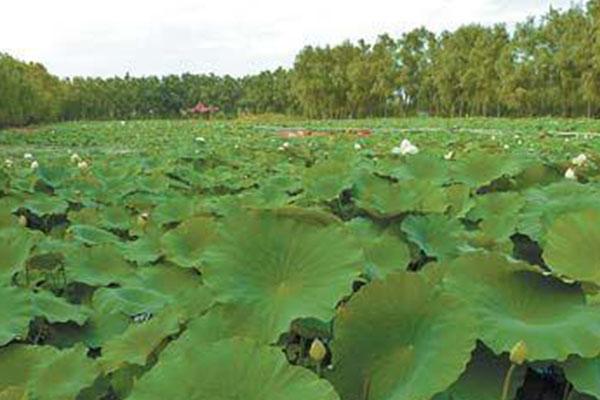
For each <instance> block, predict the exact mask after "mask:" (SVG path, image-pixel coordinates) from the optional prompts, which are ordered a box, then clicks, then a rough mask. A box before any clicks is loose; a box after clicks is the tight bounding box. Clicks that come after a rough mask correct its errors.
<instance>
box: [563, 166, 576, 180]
mask: <svg viewBox="0 0 600 400" xmlns="http://www.w3.org/2000/svg"><path fill="white" fill-rule="evenodd" d="M565 178H567V179H570V180H576V179H577V174H576V173H575V170H574V169H573V168H569V169H567V170H566V172H565Z"/></svg>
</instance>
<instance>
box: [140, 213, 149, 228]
mask: <svg viewBox="0 0 600 400" xmlns="http://www.w3.org/2000/svg"><path fill="white" fill-rule="evenodd" d="M149 219H150V214H148V213H147V212H143V213H141V214H140V215H139V216H138V224H139V225H140V226H141V227H145V226H146V225H147V224H148V220H149Z"/></svg>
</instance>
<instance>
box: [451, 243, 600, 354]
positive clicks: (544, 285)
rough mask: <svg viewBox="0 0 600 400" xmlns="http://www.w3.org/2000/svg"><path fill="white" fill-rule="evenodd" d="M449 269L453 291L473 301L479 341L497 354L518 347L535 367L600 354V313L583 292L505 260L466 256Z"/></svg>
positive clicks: (530, 267)
mask: <svg viewBox="0 0 600 400" xmlns="http://www.w3.org/2000/svg"><path fill="white" fill-rule="evenodd" d="M449 267H450V273H449V274H447V276H446V281H447V282H446V283H447V285H448V288H449V290H451V291H453V292H456V293H457V294H459V295H460V296H462V297H463V298H464V299H466V300H467V301H468V303H469V305H470V307H471V308H472V309H473V313H474V314H475V315H476V316H477V318H478V320H479V321H480V326H479V331H480V332H479V336H480V339H481V340H483V342H484V343H485V344H486V345H487V346H489V347H490V348H491V349H492V350H494V352H496V353H497V354H500V353H502V352H506V351H510V349H511V348H512V347H513V346H514V345H515V344H516V343H518V342H519V341H524V342H525V344H526V345H527V348H528V351H527V359H528V360H531V361H536V360H552V359H554V360H564V359H566V358H567V357H568V356H569V355H570V354H579V355H582V356H588V357H591V356H594V355H596V354H598V352H600V308H598V307H594V306H591V305H588V304H586V301H585V295H584V293H583V292H582V290H581V289H580V288H579V287H578V286H576V285H568V284H566V283H563V282H561V281H559V280H558V279H555V278H553V277H551V276H545V275H543V274H541V273H539V272H538V271H537V270H536V269H534V267H532V266H529V265H527V264H525V263H522V262H514V261H510V260H509V259H508V258H507V257H506V256H504V255H500V254H490V253H483V252H480V253H474V254H470V255H465V256H462V257H460V258H459V259H456V260H455V261H454V262H453V263H452V264H451V265H450V266H449Z"/></svg>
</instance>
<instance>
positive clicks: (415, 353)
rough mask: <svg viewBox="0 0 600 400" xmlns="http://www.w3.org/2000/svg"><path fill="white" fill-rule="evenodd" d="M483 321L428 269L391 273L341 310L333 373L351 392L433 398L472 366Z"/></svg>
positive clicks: (343, 390) (376, 397) (345, 392)
mask: <svg viewBox="0 0 600 400" xmlns="http://www.w3.org/2000/svg"><path fill="white" fill-rule="evenodd" d="M475 323H476V321H475V320H474V318H473V317H472V315H471V314H470V313H469V310H468V308H467V307H465V306H464V305H462V304H461V302H460V301H458V299H457V298H455V297H454V296H452V295H449V294H447V293H441V292H439V291H437V290H435V289H434V286H432V285H431V284H430V283H428V281H427V280H426V279H425V278H423V277H422V276H420V275H418V274H415V273H410V272H397V273H393V274H390V275H388V276H387V278H386V279H385V280H381V281H374V282H372V283H371V284H369V285H368V286H366V287H365V288H363V289H362V290H361V291H360V292H358V293H357V294H355V295H354V297H353V298H352V299H351V300H350V302H349V303H348V304H347V305H346V306H344V307H342V308H341V309H340V311H339V313H338V315H337V317H336V319H335V322H334V340H333V343H332V353H333V370H332V371H331V374H330V379H331V381H332V382H333V384H334V386H335V388H336V389H337V390H338V392H339V393H340V395H341V396H342V397H343V398H346V399H366V398H368V399H371V400H380V399H386V400H396V399H397V400H404V399H411V400H429V399H430V398H431V397H432V396H433V395H435V394H436V393H439V392H441V391H443V390H445V389H446V388H447V387H448V386H450V385H451V384H452V383H453V382H455V381H456V380H457V379H458V377H459V376H460V375H461V373H462V372H463V371H464V369H465V367H466V365H467V363H468V361H469V359H470V355H471V351H472V350H473V349H474V347H475V329H474V328H475Z"/></svg>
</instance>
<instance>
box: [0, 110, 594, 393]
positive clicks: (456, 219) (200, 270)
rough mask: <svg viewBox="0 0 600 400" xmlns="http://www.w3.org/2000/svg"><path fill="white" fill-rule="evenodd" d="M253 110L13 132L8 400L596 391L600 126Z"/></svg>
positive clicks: (1, 245)
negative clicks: (298, 129)
mask: <svg viewBox="0 0 600 400" xmlns="http://www.w3.org/2000/svg"><path fill="white" fill-rule="evenodd" d="M280 122H281V123H284V122H283V121H279V122H278V123H280ZM255 123H256V122H255V121H246V122H241V121H238V122H222V121H206V122H201V123H199V122H197V121H181V120H164V121H147V122H127V123H125V125H123V124H120V123H113V122H106V123H102V122H96V123H80V124H73V123H63V124H57V125H54V126H51V127H41V128H39V129H34V130H32V132H30V133H29V134H27V135H22V134H15V133H12V132H9V131H3V132H0V138H1V139H2V140H3V143H4V146H3V147H2V148H0V153H1V154H2V157H3V158H8V159H11V160H12V164H11V165H8V164H7V165H5V166H2V167H0V170H1V174H0V176H3V177H4V178H2V179H3V181H2V182H3V183H2V186H0V239H1V240H0V298H1V299H2V302H1V304H0V320H1V321H2V323H1V324H0V399H14V398H16V399H19V400H21V399H46V398H47V399H78V400H87V399H90V400H91V399H114V398H118V399H129V398H133V399H136V398H138V399H145V398H152V399H153V398H157V397H160V398H173V399H179V398H181V399H184V398H185V399H187V398H192V399H194V398H199V399H204V398H210V399H231V398H248V399H278V398H280V399H286V400H287V399H296V398H298V399H311V398H315V399H332V400H334V399H338V398H340V399H343V400H365V399H369V400H376V399H385V400H388V399H389V400H392V399H399V400H400V399H402V400H404V399H410V400H418V399H421V400H488V399H489V400H493V399H500V397H501V393H502V389H503V387H502V386H503V384H504V379H505V377H506V375H507V373H508V371H509V370H511V371H512V379H511V380H510V382H507V385H508V386H507V388H508V397H507V398H508V399H510V400H530V399H532V398H539V397H540V396H543V395H545V394H542V391H543V390H542V389H543V388H544V387H545V388H547V387H550V386H551V390H552V396H553V397H551V398H561V397H560V396H563V394H564V393H565V391H566V393H567V394H568V393H569V390H570V388H571V386H570V385H572V386H573V387H574V390H573V391H572V392H571V393H572V394H571V399H570V400H574V399H586V400H593V399H594V398H597V397H600V396H599V393H598V387H597V382H598V379H597V378H598V365H597V360H598V355H599V354H600V334H599V332H600V312H599V311H600V309H599V298H600V296H599V293H600V290H599V287H600V283H599V282H598V270H597V265H598V263H597V260H596V259H597V258H598V257H597V256H596V255H595V254H596V246H595V243H596V242H597V241H598V240H600V239H598V230H597V225H598V223H599V222H600V221H598V219H599V218H600V216H599V213H600V209H599V208H598V201H597V200H598V193H599V191H598V190H599V187H600V171H599V170H598V169H597V166H596V165H597V164H598V160H600V145H599V144H598V143H599V142H598V140H597V138H595V137H591V138H586V136H585V135H574V136H573V137H571V138H569V139H570V140H569V141H568V142H566V141H565V140H564V137H563V136H561V135H558V134H556V132H561V131H564V130H567V129H571V130H575V131H581V132H587V131H598V130H600V124H599V123H598V122H595V121H583V120H553V119H542V120H527V119H524V120H518V121H512V120H481V119H461V120H458V119H455V120H439V119H395V120H392V119H386V120H371V121H368V124H369V126H371V127H373V130H374V133H373V134H372V135H370V136H368V137H361V138H359V139H357V138H356V136H354V134H353V133H349V132H347V131H348V130H350V129H358V128H364V126H363V124H364V123H365V121H326V122H319V123H318V124H317V123H316V122H314V121H313V122H305V123H306V126H307V127H308V128H307V129H313V130H315V131H320V132H327V131H331V132H336V133H335V134H331V135H329V136H317V137H297V138H280V137H278V136H277V135H276V134H274V133H273V132H272V129H270V128H272V127H257V126H256V125H255ZM285 123H286V124H291V123H292V122H290V121H286V122H285ZM294 123H296V121H294ZM455 125H456V126H455ZM277 129H278V128H277ZM406 129H409V130H410V131H411V133H410V134H405V133H404V132H403V130H406ZM429 130H435V132H428V131H429ZM540 130H544V131H547V132H549V133H548V135H547V137H545V138H544V139H539V131H540ZM53 131H54V132H56V133H55V134H53V133H52V132H53ZM398 131H401V132H403V133H402V134H400V133H398ZM489 131H493V132H494V133H493V135H494V136H496V137H492V136H491V135H490V134H488V133H489ZM482 132H483V133H482ZM515 132H519V133H518V134H519V137H518V138H515V137H514V135H515ZM409 135H410V136H409ZM200 136H201V137H202V138H203V140H196V138H197V137H200ZM405 138H409V139H410V141H411V142H412V143H414V144H415V145H417V146H418V148H419V150H420V151H419V153H418V154H413V155H396V154H393V153H392V151H391V149H392V148H393V147H395V146H397V145H398V144H399V143H400V142H401V141H402V140H403V139H405ZM286 141H287V142H288V145H287V146H283V143H285V142H286ZM519 141H522V143H519ZM357 143H359V144H360V146H354V144H357ZM504 144H510V146H512V147H510V146H509V149H504V148H503V147H504V146H503V145H504ZM50 146H51V147H52V151H51V152H49V151H46V150H47V149H48V147H50ZM75 151H76V152H77V153H78V156H79V157H80V158H83V159H85V160H86V161H87V162H88V166H87V168H85V169H80V168H79V167H78V166H77V164H76V163H75V162H73V161H72V160H71V155H72V153H73V152H75ZM26 152H30V153H33V154H34V155H35V159H36V160H37V161H38V162H39V164H40V166H39V167H38V169H37V170H35V171H34V170H32V169H31V167H30V160H23V153H26ZM449 152H452V154H451V156H450V157H444V155H447V154H448V153H449ZM581 153H584V154H585V155H586V160H587V161H586V162H585V163H584V165H581V166H576V165H574V162H573V161H572V160H573V158H574V157H576V156H578V155H579V154H581ZM569 167H571V168H575V169H576V172H577V176H578V177H579V180H568V179H566V178H565V177H564V172H565V170H566V169H567V168H569ZM517 343H523V344H524V346H523V347H524V348H525V350H524V351H523V354H522V358H523V361H524V362H523V364H522V365H520V366H518V367H517V366H514V367H511V363H510V357H509V351H511V350H512V349H513V348H514V346H515V344H517ZM311 349H312V351H311ZM317 350H318V351H317ZM513 359H514V358H513ZM553 371H554V372H553ZM563 371H564V376H563V373H562V372H563ZM549 382H551V383H552V385H550V384H549ZM567 382H568V383H569V386H567Z"/></svg>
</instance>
